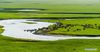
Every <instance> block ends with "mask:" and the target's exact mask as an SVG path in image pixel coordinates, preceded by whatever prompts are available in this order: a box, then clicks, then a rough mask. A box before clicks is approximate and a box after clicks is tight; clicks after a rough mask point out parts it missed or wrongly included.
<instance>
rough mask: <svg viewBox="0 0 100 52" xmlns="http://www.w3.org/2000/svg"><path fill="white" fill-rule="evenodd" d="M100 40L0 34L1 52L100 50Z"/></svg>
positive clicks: (78, 51)
mask: <svg viewBox="0 0 100 52" xmlns="http://www.w3.org/2000/svg"><path fill="white" fill-rule="evenodd" d="M99 41H100V40H77V39H76V40H60V41H51V42H48V41H47V42H45V41H42V42H41V41H20V40H16V39H12V38H8V37H4V36H0V42H1V43H0V50H1V52H6V51H9V52H33V51H34V52H90V51H91V50H90V51H89V50H85V49H86V48H87V49H88V48H95V49H97V50H92V51H91V52H98V51H100V47H99V46H100V44H99V43H100V42H99Z"/></svg>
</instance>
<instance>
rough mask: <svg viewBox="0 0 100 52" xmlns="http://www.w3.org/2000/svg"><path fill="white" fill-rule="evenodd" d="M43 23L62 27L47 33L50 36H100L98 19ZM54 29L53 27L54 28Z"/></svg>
mask: <svg viewBox="0 0 100 52" xmlns="http://www.w3.org/2000/svg"><path fill="white" fill-rule="evenodd" d="M43 21H44V22H60V23H62V24H63V25H61V27H58V28H57V29H55V30H52V31H49V32H48V33H50V34H58V35H60V34H62V35H82V36H84V35H94V36H96V35H100V33H99V32H100V29H99V26H100V23H99V21H100V19H99V18H97V19H75V20H74V19H73V20H43ZM54 28H55V27H54Z"/></svg>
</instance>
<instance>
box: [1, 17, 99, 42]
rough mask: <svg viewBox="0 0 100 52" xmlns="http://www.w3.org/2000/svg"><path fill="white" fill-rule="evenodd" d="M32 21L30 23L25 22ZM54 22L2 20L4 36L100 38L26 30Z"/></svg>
mask: <svg viewBox="0 0 100 52" xmlns="http://www.w3.org/2000/svg"><path fill="white" fill-rule="evenodd" d="M25 22H30V23H25ZM52 24H54V23H49V22H39V21H38V20H36V19H10V20H0V25H2V26H4V29H5V31H4V32H3V33H2V35H3V36H8V37H13V38H19V39H31V40H43V41H55V40H63V39H100V37H86V36H57V35H42V34H41V35H37V34H34V32H27V31H25V30H34V29H38V28H43V27H48V26H49V25H52Z"/></svg>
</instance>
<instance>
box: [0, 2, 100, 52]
mask: <svg viewBox="0 0 100 52" xmlns="http://www.w3.org/2000/svg"><path fill="white" fill-rule="evenodd" d="M66 2H67V3H66ZM66 2H65V0H62V1H58V0H48V1H46V0H28V1H26V0H20V1H19V0H0V19H56V20H41V21H44V22H60V23H62V24H63V25H67V24H71V25H76V24H78V25H76V26H74V27H71V29H70V30H69V31H68V29H67V28H64V27H60V28H58V29H56V30H53V31H50V32H48V33H49V34H62V35H81V36H82V35H89V36H92V35H93V36H95V35H99V36H100V33H99V32H100V29H99V27H100V22H99V21H100V7H99V5H100V4H99V3H92V4H91V3H88V1H85V2H80V3H77V1H75V2H72V1H69V0H68V1H67V0H66ZM92 2H93V1H92ZM3 8H9V9H13V8H37V9H45V10H40V11H31V12H30V11H27V12H25V11H9V10H8V11H5V10H2V9H3ZM65 19H75V20H65ZM26 23H27V22H26ZM29 24H30V23H29ZM84 24H90V25H92V26H93V27H94V28H86V30H83V26H81V25H84ZM95 24H96V25H97V26H96V25H95ZM2 28H3V27H2V26H0V34H1V33H2V32H3V31H4V30H3V29H2ZM77 29H80V30H79V31H74V30H77ZM86 49H90V50H86ZM91 49H96V50H91ZM99 51H100V40H99V39H67V40H58V41H38V40H23V39H16V38H11V37H5V36H2V35H0V52H99Z"/></svg>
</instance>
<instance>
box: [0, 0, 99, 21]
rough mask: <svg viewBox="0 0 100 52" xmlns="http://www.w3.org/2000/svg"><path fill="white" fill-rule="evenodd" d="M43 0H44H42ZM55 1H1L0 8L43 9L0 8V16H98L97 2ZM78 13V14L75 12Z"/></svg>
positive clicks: (5, 17) (4, 17)
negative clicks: (12, 9)
mask: <svg viewBox="0 0 100 52" xmlns="http://www.w3.org/2000/svg"><path fill="white" fill-rule="evenodd" d="M44 1H45V0H44ZM56 1H57V0H55V1H45V2H43V1H41V0H38V1H36V0H29V1H24V0H23V1H16V0H14V1H12V0H11V1H7V0H4V1H1V2H0V9H2V8H33V10H34V8H36V9H45V10H40V11H31V12H30V11H27V12H24V11H19V12H18V11H13V12H11V11H3V10H0V18H3V19H7V18H10V19H12V18H17V19H18V18H56V19H57V18H91V17H93V18H99V17H100V10H99V9H100V7H99V4H98V3H97V4H91V3H90V4H88V3H84V4H81V3H80V2H79V3H78V4H77V3H74V2H71V1H69V2H67V3H64V1H65V0H63V1H62V2H56ZM22 2H23V3H22ZM77 13H78V14H77ZM87 13H88V14H87Z"/></svg>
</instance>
